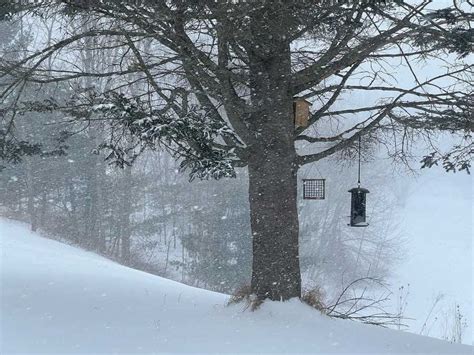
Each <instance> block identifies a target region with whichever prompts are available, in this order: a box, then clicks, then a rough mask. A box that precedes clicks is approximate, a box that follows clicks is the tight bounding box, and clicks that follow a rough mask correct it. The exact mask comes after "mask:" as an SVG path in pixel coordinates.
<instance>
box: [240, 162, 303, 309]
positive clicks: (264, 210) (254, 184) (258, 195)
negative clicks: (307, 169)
mask: <svg viewBox="0 0 474 355" xmlns="http://www.w3.org/2000/svg"><path fill="white" fill-rule="evenodd" d="M268 155H270V154H268ZM268 155H267V157H268ZM258 158H261V157H259V156H257V157H254V158H252V159H251V162H250V164H249V196H250V216H251V226H252V234H253V264H252V291H253V292H254V293H255V294H256V295H257V296H258V298H259V299H265V298H269V299H271V300H287V299H290V298H292V297H299V296H300V294H301V276H300V265H299V256H298V255H299V254H298V212H297V204H296V172H295V169H294V166H293V162H292V160H291V159H289V157H275V158H271V159H258Z"/></svg>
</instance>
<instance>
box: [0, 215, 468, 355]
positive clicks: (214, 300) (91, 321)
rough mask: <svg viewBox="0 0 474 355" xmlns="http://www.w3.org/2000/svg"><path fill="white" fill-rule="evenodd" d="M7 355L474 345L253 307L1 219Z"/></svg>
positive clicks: (460, 349)
mask: <svg viewBox="0 0 474 355" xmlns="http://www.w3.org/2000/svg"><path fill="white" fill-rule="evenodd" d="M0 248H1V263H0V265H1V309H0V311H1V331H0V335H1V339H0V340H1V346H0V353H1V354H13V353H26V354H35V353H46V354H53V353H60V354H68V353H82V354H96V353H102V354H104V353H173V352H193V353H247V352H253V353H277V352H284V353H304V352H306V353H313V354H315V353H350V354H354V353H374V354H381V353H432V354H442V353H451V354H472V353H473V347H471V346H468V345H459V344H450V343H448V342H445V341H442V340H437V339H433V338H428V337H423V336H419V335H414V334H409V333H404V332H401V331H395V330H388V329H384V328H380V327H376V326H368V325H363V324H358V323H354V322H351V321H344V320H336V319H330V318H327V317H325V316H323V315H321V314H319V312H317V311H315V310H313V309H311V308H309V307H308V306H306V305H304V304H302V303H301V302H299V301H298V300H293V301H290V302H285V303H280V302H267V303H265V304H264V305H263V306H262V308H261V309H260V310H258V311H256V312H250V311H248V310H247V311H245V310H243V306H242V305H236V306H231V307H227V306H226V302H227V300H228V296H227V295H223V294H218V293H214V292H209V291H206V290H201V289H197V288H192V287H189V286H186V285H183V284H180V283H177V282H173V281H169V280H166V279H163V278H160V277H156V276H153V275H150V274H146V273H143V272H140V271H136V270H132V269H129V268H127V267H124V266H121V265H118V264H116V263H114V262H112V261H109V260H107V259H105V258H102V257H100V256H97V255H94V254H91V253H88V252H86V251H83V250H80V249H76V248H73V247H71V246H68V245H65V244H61V243H59V242H56V241H53V240H49V239H45V238H42V237H40V236H38V235H36V234H34V233H31V232H30V231H29V230H28V228H27V227H26V226H24V225H21V224H18V223H15V222H9V221H5V220H0Z"/></svg>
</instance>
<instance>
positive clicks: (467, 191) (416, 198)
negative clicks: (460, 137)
mask: <svg viewBox="0 0 474 355" xmlns="http://www.w3.org/2000/svg"><path fill="white" fill-rule="evenodd" d="M405 186H406V188H407V189H408V191H406V193H407V196H408V198H407V200H406V202H405V204H404V206H401V208H402V210H403V211H404V212H403V215H402V224H403V225H402V226H403V230H404V234H405V235H406V241H407V245H406V247H407V248H406V249H407V252H408V254H407V255H406V256H405V258H404V262H403V263H402V264H401V265H400V267H399V269H398V270H397V271H396V275H395V276H394V278H393V280H391V284H392V285H393V286H394V288H396V286H401V285H403V286H404V287H405V290H404V292H407V289H408V292H409V294H408V296H407V298H406V302H407V304H406V309H405V315H406V316H407V317H410V318H413V319H412V320H407V321H406V323H407V324H408V325H409V326H410V328H409V331H410V332H414V333H423V334H428V335H430V336H434V337H449V336H450V335H451V333H452V331H453V330H454V329H453V322H454V316H455V306H456V305H459V306H460V313H461V314H462V316H463V321H466V325H467V326H466V328H465V329H464V332H463V336H462V342H463V343H466V344H472V342H473V330H474V327H473V324H472V322H473V321H474V316H473V313H472V312H473V295H474V288H473V287H474V285H473V269H474V265H473V262H474V258H473V209H472V201H473V193H474V191H473V185H472V177H471V176H470V175H467V174H466V173H457V174H453V173H446V172H445V171H444V170H443V169H440V168H433V169H426V170H423V171H422V174H421V175H420V176H419V177H418V178H416V179H408V178H407V179H406V184H405ZM408 284H409V287H408V286H407V285H408ZM437 298H439V302H437V304H436V305H435V300H436V299H437ZM433 306H434V308H433ZM432 308H433V309H432ZM430 312H431V314H430ZM425 322H426V324H425Z"/></svg>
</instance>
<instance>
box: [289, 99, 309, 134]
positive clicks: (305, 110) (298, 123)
mask: <svg viewBox="0 0 474 355" xmlns="http://www.w3.org/2000/svg"><path fill="white" fill-rule="evenodd" d="M310 106H311V103H310V102H309V101H307V100H305V99H303V98H302V97H295V98H294V100H293V120H294V123H295V128H298V127H308V123H309V116H310V112H309V107H310Z"/></svg>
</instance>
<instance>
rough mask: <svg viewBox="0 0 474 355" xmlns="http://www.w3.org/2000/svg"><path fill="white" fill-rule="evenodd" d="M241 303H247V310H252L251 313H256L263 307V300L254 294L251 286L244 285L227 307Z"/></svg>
mask: <svg viewBox="0 0 474 355" xmlns="http://www.w3.org/2000/svg"><path fill="white" fill-rule="evenodd" d="M240 302H245V303H246V307H245V309H247V308H250V310H251V311H255V310H257V309H258V308H259V307H260V306H261V305H262V303H263V300H261V299H259V298H258V297H257V296H256V295H255V294H253V293H252V288H251V287H250V285H244V286H241V287H239V288H238V289H237V290H236V291H235V293H234V294H233V295H232V296H231V298H230V300H229V302H228V303H227V305H228V306H230V305H232V304H237V303H240Z"/></svg>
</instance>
